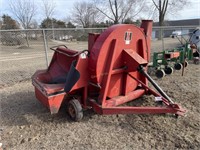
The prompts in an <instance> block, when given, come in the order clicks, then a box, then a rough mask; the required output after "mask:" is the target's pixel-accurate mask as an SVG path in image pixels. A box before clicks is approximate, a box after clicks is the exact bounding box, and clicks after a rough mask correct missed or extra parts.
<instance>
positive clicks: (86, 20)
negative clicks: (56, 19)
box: [72, 1, 98, 28]
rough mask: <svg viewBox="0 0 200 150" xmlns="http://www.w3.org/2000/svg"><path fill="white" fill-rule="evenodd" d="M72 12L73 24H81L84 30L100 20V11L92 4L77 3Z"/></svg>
mask: <svg viewBox="0 0 200 150" xmlns="http://www.w3.org/2000/svg"><path fill="white" fill-rule="evenodd" d="M72 12H73V13H72V18H73V22H74V23H77V24H81V25H82V26H83V27H84V28H86V27H90V26H91V25H92V24H94V23H95V22H96V20H98V16H97V15H98V11H97V10H96V9H95V6H94V5H93V3H90V2H85V1H82V2H76V3H75V4H74V7H73V10H72Z"/></svg>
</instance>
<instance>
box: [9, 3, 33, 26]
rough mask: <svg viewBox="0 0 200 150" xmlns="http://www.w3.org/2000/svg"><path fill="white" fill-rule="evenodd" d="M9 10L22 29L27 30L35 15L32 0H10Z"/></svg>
mask: <svg viewBox="0 0 200 150" xmlns="http://www.w3.org/2000/svg"><path fill="white" fill-rule="evenodd" d="M9 2H10V3H9V6H10V10H11V12H12V13H13V15H15V17H16V18H17V19H18V21H19V22H20V23H21V25H22V27H23V28H24V29H28V28H29V27H30V25H31V23H32V20H33V17H34V16H35V15H36V6H35V4H34V1H33V0H10V1H9Z"/></svg>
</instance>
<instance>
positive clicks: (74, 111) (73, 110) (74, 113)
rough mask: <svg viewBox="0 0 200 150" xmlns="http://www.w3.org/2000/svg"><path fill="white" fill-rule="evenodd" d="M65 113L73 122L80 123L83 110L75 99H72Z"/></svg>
mask: <svg viewBox="0 0 200 150" xmlns="http://www.w3.org/2000/svg"><path fill="white" fill-rule="evenodd" d="M67 112H68V114H69V116H70V118H71V119H72V120H73V121H80V120H81V119H82V118H83V109H82V106H81V104H80V102H79V101H78V100H77V99H72V100H70V101H69V103H68V105H67Z"/></svg>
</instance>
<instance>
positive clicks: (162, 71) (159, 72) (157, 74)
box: [156, 69, 165, 79]
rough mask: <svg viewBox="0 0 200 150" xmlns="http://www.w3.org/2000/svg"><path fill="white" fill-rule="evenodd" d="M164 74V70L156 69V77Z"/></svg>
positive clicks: (161, 76)
mask: <svg viewBox="0 0 200 150" xmlns="http://www.w3.org/2000/svg"><path fill="white" fill-rule="evenodd" d="M164 76H165V72H164V70H163V69H158V70H156V77H157V78H160V79H161V78H163V77H164Z"/></svg>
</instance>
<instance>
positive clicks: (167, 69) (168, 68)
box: [165, 67, 173, 74]
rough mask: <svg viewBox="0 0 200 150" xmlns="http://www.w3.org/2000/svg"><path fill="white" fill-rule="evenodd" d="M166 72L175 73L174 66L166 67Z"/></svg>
mask: <svg viewBox="0 0 200 150" xmlns="http://www.w3.org/2000/svg"><path fill="white" fill-rule="evenodd" d="M165 73H166V74H172V73H173V68H172V67H166V68H165Z"/></svg>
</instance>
